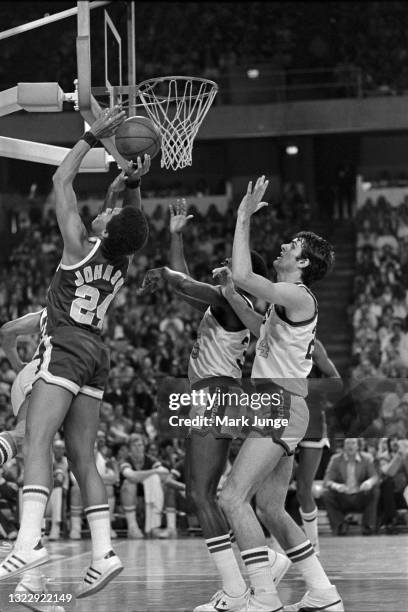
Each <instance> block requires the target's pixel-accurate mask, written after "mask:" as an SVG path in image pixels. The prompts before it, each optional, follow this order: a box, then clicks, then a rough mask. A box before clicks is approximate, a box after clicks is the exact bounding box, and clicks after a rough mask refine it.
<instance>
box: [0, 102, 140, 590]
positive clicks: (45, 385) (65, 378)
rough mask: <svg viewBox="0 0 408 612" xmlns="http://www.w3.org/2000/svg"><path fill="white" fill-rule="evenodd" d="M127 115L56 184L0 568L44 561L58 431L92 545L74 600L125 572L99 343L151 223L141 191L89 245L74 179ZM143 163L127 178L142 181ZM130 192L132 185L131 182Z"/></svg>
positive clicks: (8, 571) (102, 217) (99, 130)
mask: <svg viewBox="0 0 408 612" xmlns="http://www.w3.org/2000/svg"><path fill="white" fill-rule="evenodd" d="M124 118H125V113H124V112H122V111H121V110H120V109H119V108H118V107H114V108H113V109H111V110H107V111H105V112H104V113H103V114H102V115H101V117H100V118H99V119H97V120H96V121H95V122H94V123H93V125H92V126H91V130H90V131H88V132H86V133H85V134H84V136H83V137H82V138H81V139H80V140H79V141H78V142H77V143H76V144H75V146H74V147H73V149H72V150H71V151H70V152H69V153H68V154H67V156H66V157H65V158H64V160H63V161H62V163H61V165H60V167H59V168H58V170H57V171H56V173H55V174H54V177H53V182H54V188H55V194H56V213H57V221H58V225H59V228H60V231H61V234H62V237H63V241H64V248H63V254H62V259H61V263H60V265H59V266H58V268H57V271H56V273H55V275H54V277H53V279H52V281H51V284H50V287H49V289H48V293H47V303H46V307H47V329H46V335H45V337H44V338H43V339H42V342H41V344H40V347H39V353H38V358H39V366H38V369H37V373H36V380H35V383H34V385H33V389H32V393H31V399H30V405H29V408H28V411H27V425H26V443H25V449H24V450H25V452H24V462H25V473H24V488H23V514H22V520H21V526H20V531H19V534H18V537H17V540H16V543H15V547H14V549H13V551H12V552H11V553H10V554H9V555H8V556H7V557H6V558H5V559H4V560H3V562H2V563H1V564H0V580H4V579H8V578H10V577H11V576H14V575H15V574H19V573H21V572H23V571H25V570H26V569H30V568H32V567H36V566H37V565H41V564H42V563H45V562H46V561H47V560H48V558H49V557H48V553H47V551H46V549H45V548H44V547H43V546H42V544H41V521H42V518H43V515H44V511H45V507H46V504H47V499H48V496H49V492H50V488H51V470H50V461H49V456H50V452H51V446H52V442H53V439H54V436H55V433H56V432H57V431H58V429H59V428H60V427H61V425H62V424H63V425H64V435H65V442H66V450H67V456H68V459H69V461H70V464H71V469H72V471H73V473H74V475H75V477H76V479H77V481H78V483H79V486H80V489H81V494H82V499H83V501H84V505H85V508H86V509H85V512H86V514H87V518H88V522H89V526H90V531H91V538H92V563H91V566H90V567H89V569H88V571H87V573H86V576H85V579H84V581H83V582H82V584H81V586H80V588H79V591H78V593H77V597H85V596H88V595H91V594H92V593H95V592H97V591H98V590H100V589H101V588H103V587H104V586H105V585H106V584H107V583H108V582H109V581H110V580H111V579H112V578H113V577H114V576H115V575H116V574H118V573H119V572H120V571H121V570H122V568H123V566H122V563H121V561H120V559H119V558H118V557H117V555H116V554H115V553H114V552H113V550H112V546H111V541H110V519H109V506H108V503H107V497H106V488H105V485H104V483H103V481H102V479H101V477H100V475H99V473H98V470H97V468H96V464H95V455H94V442H95V438H96V433H97V429H98V422H99V409H100V402H101V398H102V395H103V390H104V385H105V381H106V379H107V376H108V372H109V352H108V349H107V347H106V346H105V345H104V343H103V341H102V338H101V331H102V326H103V321H104V317H105V314H106V311H107V310H108V308H109V305H110V304H111V302H112V300H113V299H114V297H115V295H116V293H117V292H118V291H119V289H120V288H121V287H122V285H123V284H124V282H125V278H126V273H127V269H128V266H129V261H130V259H129V258H130V256H131V255H133V254H134V253H136V252H137V251H138V250H139V249H140V248H142V246H143V245H144V244H145V242H146V240H147V235H148V227H147V221H146V219H145V217H144V215H143V213H142V211H141V208H140V192H139V189H138V184H137V183H136V185H133V186H134V187H135V189H134V190H133V192H134V195H133V197H131V200H132V201H133V204H135V205H134V206H133V207H125V208H124V209H123V210H120V209H116V208H115V209H113V210H112V209H111V208H108V209H107V210H105V211H104V212H102V213H100V214H99V215H98V216H97V217H96V219H95V220H94V221H93V223H92V229H93V232H94V234H95V237H93V238H90V237H89V236H88V233H87V231H86V229H85V227H84V225H83V223H82V221H81V218H80V216H79V212H78V206H77V200H76V196H75V192H74V189H73V180H74V178H75V176H76V174H77V172H78V170H79V167H80V164H81V161H82V159H83V158H84V157H85V155H86V154H87V153H88V151H89V150H90V148H91V146H93V145H94V144H95V143H96V142H97V141H98V140H99V139H101V138H105V137H109V136H112V135H113V134H114V132H115V131H116V129H117V128H118V127H119V125H120V124H121V123H122V122H123V120H124ZM148 165H149V160H147V161H146V163H145V164H144V165H143V167H142V166H141V165H139V164H138V169H137V171H136V174H135V172H133V169H132V170H130V169H129V172H131V174H132V176H131V177H129V179H127V180H131V179H135V178H136V179H137V180H138V179H139V177H140V176H141V175H142V174H143V173H144V172H145V171H147V170H148ZM128 186H129V185H128Z"/></svg>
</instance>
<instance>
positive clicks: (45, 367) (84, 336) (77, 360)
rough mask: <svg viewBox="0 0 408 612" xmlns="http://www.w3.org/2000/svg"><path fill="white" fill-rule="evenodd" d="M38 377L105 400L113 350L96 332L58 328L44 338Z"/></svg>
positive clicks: (75, 391)
mask: <svg viewBox="0 0 408 612" xmlns="http://www.w3.org/2000/svg"><path fill="white" fill-rule="evenodd" d="M38 356H39V364H38V367H37V371H36V375H35V380H38V379H39V378H41V379H42V380H44V381H45V382H47V383H50V384H53V385H57V386H60V387H64V389H67V390H68V391H71V393H73V395H78V393H83V394H84V395H89V396H90V397H93V398H96V399H102V397H103V392H104V389H105V384H106V381H107V378H108V374H109V365H110V362H109V349H108V348H107V347H106V346H105V344H104V343H103V341H102V339H101V338H100V337H99V336H97V335H96V334H92V333H91V332H87V331H84V330H82V329H79V328H77V327H70V326H64V327H57V328H55V329H54V330H53V331H52V333H51V334H50V335H47V336H45V337H44V338H43V340H42V341H41V344H40V346H39V355H38Z"/></svg>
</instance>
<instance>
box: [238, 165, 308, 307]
mask: <svg viewBox="0 0 408 612" xmlns="http://www.w3.org/2000/svg"><path fill="white" fill-rule="evenodd" d="M268 184H269V181H267V180H265V177H264V176H261V177H260V178H258V180H257V181H256V183H255V187H254V188H252V181H250V182H249V184H248V189H247V192H246V194H245V196H244V197H243V199H242V201H241V204H240V205H239V208H238V216H237V222H236V225H235V234H234V243H233V248H232V278H233V281H234V282H235V284H236V285H238V286H239V287H241V288H242V289H244V290H245V291H247V292H248V293H250V294H251V295H255V296H256V297H259V298H262V299H264V300H266V301H267V302H271V303H274V304H280V305H282V306H285V307H288V308H290V309H291V310H295V311H296V312H297V313H298V314H299V316H304V318H307V317H308V316H311V314H312V313H313V312H314V308H315V305H314V300H313V298H312V296H311V295H309V294H308V293H307V292H306V291H304V289H302V288H300V287H299V286H298V285H297V284H295V282H293V281H292V282H278V283H273V282H271V281H269V280H268V279H266V278H264V277H263V276H259V275H258V274H255V273H254V272H253V270H252V264H251V256H250V249H249V234H250V221H251V216H252V215H253V214H254V213H256V212H257V211H258V210H260V209H261V208H263V207H264V206H267V203H266V202H263V201H262V198H263V196H264V194H265V191H266V189H267V187H268ZM305 265H307V262H306V263H305ZM296 280H297V279H296Z"/></svg>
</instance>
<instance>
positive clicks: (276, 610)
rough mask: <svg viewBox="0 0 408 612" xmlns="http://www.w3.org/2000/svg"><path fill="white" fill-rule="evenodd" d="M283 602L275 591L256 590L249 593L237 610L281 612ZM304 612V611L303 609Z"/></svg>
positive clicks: (244, 611) (245, 611)
mask: <svg viewBox="0 0 408 612" xmlns="http://www.w3.org/2000/svg"><path fill="white" fill-rule="evenodd" d="M282 611H283V604H282V602H281V600H280V599H279V595H278V594H277V592H276V591H274V592H273V593H265V592H263V593H258V595H257V592H256V590H255V591H252V592H251V595H250V597H249V599H248V601H247V602H246V604H245V606H242V608H241V609H240V611H239V612H282ZM305 612H306V611H305Z"/></svg>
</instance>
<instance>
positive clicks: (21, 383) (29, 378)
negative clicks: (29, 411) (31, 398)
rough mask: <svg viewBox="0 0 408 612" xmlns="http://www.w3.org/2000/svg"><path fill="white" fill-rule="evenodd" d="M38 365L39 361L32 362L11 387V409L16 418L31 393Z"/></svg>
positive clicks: (18, 375) (25, 367)
mask: <svg viewBox="0 0 408 612" xmlns="http://www.w3.org/2000/svg"><path fill="white" fill-rule="evenodd" d="M38 364H39V360H38V359H34V360H33V361H30V363H27V365H25V366H24V368H23V369H22V370H20V372H19V373H18V374H17V376H16V377H15V379H14V382H13V386H12V387H11V407H12V408H13V414H14V416H17V415H18V411H19V410H20V408H21V406H22V404H23V402H24V400H25V399H26V397H27V395H28V394H29V393H31V390H32V388H33V384H34V379H35V372H36V370H37V367H38Z"/></svg>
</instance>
